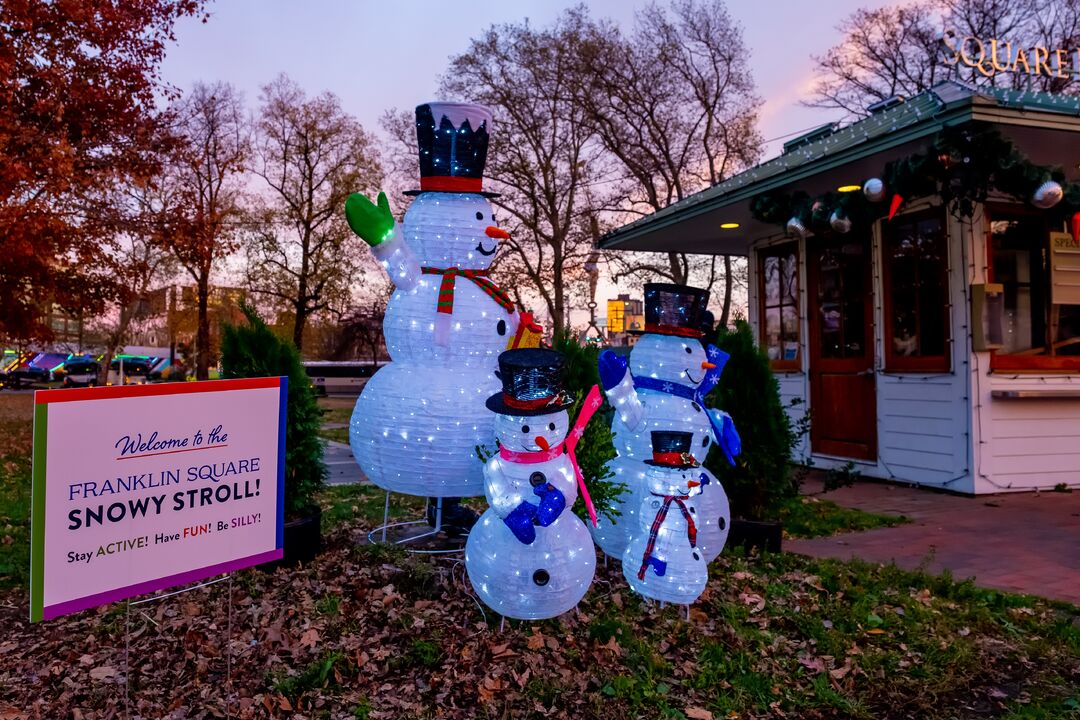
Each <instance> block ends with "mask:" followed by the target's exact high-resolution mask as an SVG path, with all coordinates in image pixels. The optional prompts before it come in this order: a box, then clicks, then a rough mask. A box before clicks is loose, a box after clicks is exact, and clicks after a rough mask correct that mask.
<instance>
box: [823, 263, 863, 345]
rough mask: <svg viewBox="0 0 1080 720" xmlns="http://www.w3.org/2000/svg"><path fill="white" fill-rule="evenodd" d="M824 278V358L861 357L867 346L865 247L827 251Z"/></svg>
mask: <svg viewBox="0 0 1080 720" xmlns="http://www.w3.org/2000/svg"><path fill="white" fill-rule="evenodd" d="M820 267H821V276H820V281H819V283H818V302H817V306H818V308H819V312H820V313H821V317H820V318H819V320H818V324H819V326H820V329H821V355H822V357H827V358H849V357H859V356H861V355H863V354H864V351H865V347H866V346H865V342H866V338H865V336H866V324H865V318H864V308H865V304H864V303H865V300H866V298H865V292H866V288H865V282H864V280H865V275H864V273H865V270H866V267H865V265H864V257H863V246H862V244H861V243H848V244H846V245H843V246H841V247H837V248H826V249H824V250H823V251H822V252H821V255H820Z"/></svg>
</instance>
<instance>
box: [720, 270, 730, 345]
mask: <svg viewBox="0 0 1080 720" xmlns="http://www.w3.org/2000/svg"><path fill="white" fill-rule="evenodd" d="M731 288H732V279H731V256H730V255H725V256H724V305H723V306H722V307H721V308H720V327H722V328H724V329H725V330H727V326H728V319H729V318H730V317H731Z"/></svg>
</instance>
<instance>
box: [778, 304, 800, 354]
mask: <svg viewBox="0 0 1080 720" xmlns="http://www.w3.org/2000/svg"><path fill="white" fill-rule="evenodd" d="M780 322H781V328H782V336H783V342H782V347H781V352H782V355H781V359H783V360H797V359H798V357H799V312H798V311H797V310H796V309H795V307H794V306H793V305H784V306H783V308H781V314H780Z"/></svg>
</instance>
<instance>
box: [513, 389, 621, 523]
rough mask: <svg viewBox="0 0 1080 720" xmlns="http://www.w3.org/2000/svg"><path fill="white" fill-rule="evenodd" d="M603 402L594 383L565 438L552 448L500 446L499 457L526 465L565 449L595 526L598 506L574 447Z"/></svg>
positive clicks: (540, 461) (549, 457)
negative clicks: (529, 450)
mask: <svg viewBox="0 0 1080 720" xmlns="http://www.w3.org/2000/svg"><path fill="white" fill-rule="evenodd" d="M603 402H604V401H603V399H601V397H600V388H599V387H597V386H596V385H593V386H592V389H591V390H589V394H588V395H586V396H585V402H584V403H583V404H582V406H581V414H579V415H578V418H577V421H576V422H575V423H574V427H573V429H571V430H570V434H569V435H568V436H567V438H566V439H565V440H563V441H562V442H561V443H559V444H558V445H556V446H555V447H553V448H551V449H550V450H538V451H536V452H518V451H515V450H510V449H508V448H506V447H500V448H499V457H501V458H502V459H503V460H507V461H508V462H512V463H522V464H524V465H532V464H535V463H542V462H547V461H548V460H554V459H555V458H557V457H561V456H562V454H563V451H564V450H565V452H566V454H567V455H569V456H570V464H571V465H573V466H574V477H575V478H576V479H577V484H578V487H579V488H580V489H581V499H582V500H584V501H585V509H586V510H588V511H589V519H590V520H592V524H593V527H596V508H595V507H593V501H592V498H591V497H589V490H588V488H586V487H585V477H584V476H583V475H582V474H581V468H580V467H578V462H577V456H576V455H574V449H575V448H576V447H577V444H578V441H580V440H581V436H582V434H583V433H584V432H585V426H586V425H588V424H589V420H591V419H592V416H593V415H595V414H596V411H597V410H599V409H600V406H601V405H602V404H603Z"/></svg>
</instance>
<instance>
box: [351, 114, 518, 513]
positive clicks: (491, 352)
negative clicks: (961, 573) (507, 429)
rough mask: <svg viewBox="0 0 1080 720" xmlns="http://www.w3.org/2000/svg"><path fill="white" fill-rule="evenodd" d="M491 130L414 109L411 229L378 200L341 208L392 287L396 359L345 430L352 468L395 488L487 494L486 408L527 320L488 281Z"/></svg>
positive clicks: (484, 123) (482, 122) (468, 117)
mask: <svg viewBox="0 0 1080 720" xmlns="http://www.w3.org/2000/svg"><path fill="white" fill-rule="evenodd" d="M491 124H492V122H491V112H490V111H489V110H488V109H487V108H484V107H481V106H478V105H470V104H462V103H428V104H425V105H420V106H418V107H417V108H416V137H417V143H418V145H419V154H420V175H421V178H420V190H419V191H412V192H409V193H406V194H409V195H415V196H416V199H415V200H414V201H413V203H412V205H411V206H410V207H409V209H408V211H407V212H406V213H405V218H404V222H403V223H401V224H398V223H396V222H395V221H394V217H393V215H392V214H391V211H390V206H389V203H388V202H387V200H386V196H385V194H383V193H380V194H379V197H378V200H377V203H372V202H371V201H370V200H368V199H367V198H366V197H364V196H363V195H359V194H354V195H351V196H350V197H349V199H348V201H347V203H346V206H345V213H346V218H347V219H348V221H349V225H350V227H351V228H352V229H353V231H354V232H355V233H356V234H357V235H359V236H360V237H361V238H362V239H363V240H364V241H365V242H366V243H367V244H368V245H370V246H371V248H372V251H373V252H374V254H375V257H376V258H377V259H378V260H379V261H380V263H381V264H382V266H383V268H384V269H385V270H386V272H387V274H388V275H389V277H390V279H391V280H392V281H393V283H394V286H395V289H394V293H393V295H392V296H391V298H390V302H389V305H388V306H387V310H386V317H385V320H384V322H383V334H384V336H385V338H386V348H387V350H388V352H389V353H390V358H391V360H392V362H390V363H389V364H387V365H385V366H384V367H382V368H380V369H379V370H378V372H376V373H375V375H374V376H373V377H372V378H371V379H370V380H369V381H368V383H367V385H366V387H365V388H364V391H363V393H362V394H361V395H360V397H359V399H358V400H357V402H356V407H355V409H354V411H353V415H352V420H351V422H350V427H349V442H350V444H351V445H352V450H353V454H354V455H355V457H356V461H357V463H359V465H360V467H361V469H362V470H363V471H364V473H365V474H366V475H367V476H368V478H370V479H371V481H372V482H373V483H375V484H376V485H378V486H379V487H381V488H383V489H385V490H388V491H392V492H400V493H407V494H410V495H420V496H427V497H435V498H457V497H461V496H475V495H480V494H482V493H483V474H482V467H483V465H482V464H481V463H480V462H479V460H478V458H477V456H476V452H475V448H476V447H477V446H478V445H484V444H486V443H489V442H490V439H491V436H492V416H491V414H490V413H489V412H488V411H487V410H486V408H485V407H484V401H485V399H486V398H487V397H488V396H489V395H491V394H492V393H493V392H496V391H498V389H499V380H498V378H497V377H496V376H495V369H496V361H497V357H498V354H499V352H501V351H502V350H504V349H505V348H506V347H507V345H508V340H510V339H513V338H515V336H516V332H517V330H518V325H519V322H520V317H519V314H518V313H517V312H515V309H514V305H513V303H512V302H511V300H510V298H509V297H508V296H507V294H506V293H505V292H503V291H502V290H501V289H499V288H498V287H497V286H496V285H495V284H494V283H493V282H491V280H489V279H488V278H487V269H488V267H489V266H490V265H491V261H492V258H493V257H494V255H495V253H496V251H497V250H498V248H499V240H502V239H506V238H508V237H509V235H508V234H507V233H506V232H505V231H504V230H501V229H499V228H498V227H497V226H496V225H495V220H494V217H493V213H492V206H491V203H490V202H489V201H488V197H490V196H491V194H490V193H485V192H483V188H482V176H483V170H484V163H485V160H486V157H487V147H488V133H489V132H490V128H491ZM451 509H452V510H453V511H456V513H455V512H450V513H449V514H448V513H446V512H444V515H443V520H444V521H446V522H449V523H450V524H451V525H453V524H455V518H454V515H455V514H456V515H460V516H462V517H461V518H459V520H460V521H461V522H460V524H462V525H468V524H471V523H470V522H469V518H466V517H465V516H466V515H471V511H467V509H466V508H464V507H462V506H458V505H456V504H455V505H453V507H452V508H451ZM448 515H449V517H448ZM472 519H475V516H472ZM429 522H434V521H433V520H432V519H431V512H430V508H429Z"/></svg>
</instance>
